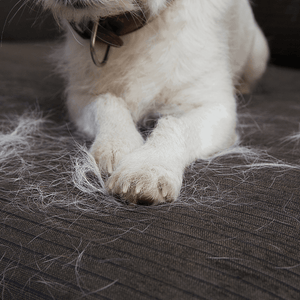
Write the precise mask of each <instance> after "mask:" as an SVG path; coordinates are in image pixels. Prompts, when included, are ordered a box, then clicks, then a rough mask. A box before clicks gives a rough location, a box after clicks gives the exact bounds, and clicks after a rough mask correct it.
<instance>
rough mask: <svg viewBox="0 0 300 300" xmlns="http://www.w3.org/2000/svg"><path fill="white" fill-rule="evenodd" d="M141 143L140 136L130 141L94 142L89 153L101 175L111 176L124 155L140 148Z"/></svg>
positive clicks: (120, 139)
mask: <svg viewBox="0 0 300 300" xmlns="http://www.w3.org/2000/svg"><path fill="white" fill-rule="evenodd" d="M143 143H144V140H143V138H142V137H141V136H138V137H137V138H135V139H131V140H122V138H117V139H107V140H105V139H103V140H101V141H97V140H96V141H95V142H94V143H93V145H92V147H91V149H90V153H91V154H92V155H93V157H94V158H95V161H96V163H97V165H98V167H99V169H100V171H101V173H105V174H112V172H113V171H114V170H115V169H116V168H117V166H118V164H119V162H120V161H121V160H122V159H123V158H124V157H125V156H126V155H128V154H129V153H131V152H132V151H134V150H136V149H137V148H139V147H141V146H142V145H143Z"/></svg>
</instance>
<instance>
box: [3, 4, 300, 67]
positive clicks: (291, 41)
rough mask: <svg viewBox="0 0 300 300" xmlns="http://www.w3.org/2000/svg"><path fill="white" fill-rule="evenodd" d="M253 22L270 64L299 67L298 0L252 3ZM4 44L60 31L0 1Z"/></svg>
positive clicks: (33, 10) (33, 12)
mask: <svg viewBox="0 0 300 300" xmlns="http://www.w3.org/2000/svg"><path fill="white" fill-rule="evenodd" d="M251 2H252V3H253V5H252V7H253V10H254V13H255V16H256V19H257V21H258V23H259V24H260V26H261V27H262V29H263V31H264V32H265V34H266V36H267V38H268V41H269V44H270V46H271V50H272V63H276V64H280V65H287V66H290V67H300V0H254V1H251ZM0 30H1V31H2V37H3V40H4V41H29V40H38V39H39V40H40V39H44V40H45V39H53V38H56V37H57V36H58V35H59V34H60V32H59V30H58V28H57V26H56V24H55V22H54V20H53V18H52V16H51V15H50V14H49V13H45V12H42V11H41V9H40V8H39V7H37V6H34V5H33V1H31V2H29V3H28V4H26V3H25V1H18V0H1V1H0Z"/></svg>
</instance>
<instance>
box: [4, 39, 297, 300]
mask: <svg viewBox="0 0 300 300" xmlns="http://www.w3.org/2000/svg"><path fill="white" fill-rule="evenodd" d="M52 46H53V45H52V44H41V43H40V44H37V43H35V44H4V45H3V47H2V48H1V49H0V56H1V69H0V78H1V80H0V90H1V92H0V105H1V117H0V124H2V125H1V131H2V133H6V134H7V132H9V130H13V129H8V127H7V126H6V125H5V124H7V120H8V116H10V117H9V118H11V116H20V115H22V114H24V111H26V110H28V109H29V108H30V109H31V110H32V109H34V107H36V106H38V107H39V111H40V112H42V113H43V114H44V115H46V116H48V120H49V122H48V123H47V122H46V123H45V124H44V125H42V127H41V130H40V132H39V133H36V134H35V133H33V134H32V136H31V137H26V138H30V139H31V140H30V141H31V143H32V145H31V146H32V148H31V149H32V150H31V151H28V152H26V151H25V150H24V151H23V152H22V151H21V152H20V153H21V154H20V155H19V157H14V158H13V159H10V160H9V161H6V162H5V163H4V162H3V161H2V165H1V166H0V206H1V208H0V224H1V225H0V275H1V276H0V287H1V297H2V299H30V300H31V299H39V300H40V299H64V300H65V299H299V298H300V285H299V282H300V242H299V238H300V231H299V229H300V222H299V216H300V200H299V198H300V190H299V185H300V142H299V139H298V140H295V139H294V140H293V139H289V140H288V139H287V137H288V136H290V135H291V134H293V133H297V132H299V112H300V96H299V95H300V94H299V93H300V86H299V82H300V71H298V70H289V69H285V68H279V67H274V66H270V67H269V69H268V71H267V74H266V76H265V78H264V79H263V80H262V82H261V83H260V85H259V86H258V88H257V91H256V93H254V94H253V95H251V96H249V97H245V98H240V99H239V100H238V102H239V126H238V131H239V132H240V136H241V146H243V147H244V148H245V149H246V147H247V149H251V150H252V151H254V150H255V151H256V152H258V151H260V152H259V154H258V155H257V157H256V158H255V155H254V156H253V155H252V156H251V157H249V156H247V155H241V154H239V153H237V154H231V155H225V156H222V157H219V158H215V159H214V160H212V161H211V162H207V161H198V162H196V163H194V164H193V165H192V166H190V167H189V168H188V169H187V170H186V173H185V178H184V185H183V188H182V191H181V197H180V199H179V200H178V202H177V204H174V205H165V206H158V207H143V206H137V207H131V206H128V205H126V204H122V203H120V202H118V204H116V206H115V207H114V205H111V204H110V205H109V206H107V205H106V203H108V202H109V201H110V200H109V198H108V196H105V195H102V194H101V193H99V195H98V196H97V197H94V196H93V197H92V196H91V195H89V194H85V193H84V192H82V191H79V190H78V189H76V188H75V187H74V186H73V185H72V184H71V183H70V182H71V181H70V178H69V177H68V176H69V175H68V174H71V172H72V165H71V160H72V157H76V155H78V153H77V152H76V151H77V150H76V149H77V148H76V147H77V146H76V143H79V144H84V143H85V141H84V138H83V137H81V136H80V135H78V134H77V133H76V132H75V131H74V130H73V129H72V126H71V125H68V126H66V122H67V119H66V114H65V111H64V106H63V100H62V90H63V83H62V82H61V80H60V79H59V78H58V77H56V76H55V75H53V74H52V73H51V67H50V65H49V64H47V63H46V62H45V60H44V57H45V55H46V54H47V53H48V52H49V51H50V49H51V48H52ZM35 110H36V108H35ZM27 114H28V113H27ZM43 133H44V134H43ZM1 137H2V136H0V139H1ZM0 141H1V140H0ZM0 151H1V149H0ZM35 153H39V155H36V154H35ZM62 153H63V154H62ZM68 153H70V155H67V154H68ZM22 163H23V165H22ZM14 168H15V170H19V169H20V170H22V172H21V171H20V173H19V174H14V172H13V171H14ZM68 180H69V181H68ZM41 194H43V197H42V198H41ZM71 198H72V199H77V201H78V205H77V206H76V205H75V204H74V201H73V202H72V203H71V204H70V205H68V203H67V201H68V200H67V199H71ZM39 199H43V201H44V202H41V200H39ZM61 200H63V201H66V203H65V205H64V203H62V202H61ZM82 203H83V204H82ZM91 208H94V209H95V210H94V211H92V210H91Z"/></svg>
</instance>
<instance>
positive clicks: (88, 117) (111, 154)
mask: <svg viewBox="0 0 300 300" xmlns="http://www.w3.org/2000/svg"><path fill="white" fill-rule="evenodd" d="M74 102H75V101H74ZM74 102H73V104H74ZM70 106H71V105H70V102H69V111H70V110H71V109H70ZM73 119H74V117H73ZM75 122H76V124H77V126H78V128H79V129H80V130H81V131H83V132H85V133H86V134H89V135H90V136H91V137H95V140H94V142H93V144H92V146H91V149H90V152H91V154H92V155H93V157H94V158H95V160H96V162H97V164H98V166H99V169H100V170H101V172H102V173H109V174H111V173H112V172H113V170H114V169H115V168H116V166H117V165H118V164H119V161H120V160H121V159H122V158H123V157H124V156H125V155H127V154H128V153H130V152H132V151H133V150H135V149H137V148H139V147H140V146H142V145H143V144H144V139H143V138H142V136H141V135H140V133H139V132H138V131H137V129H136V127H135V124H134V122H133V120H132V117H131V114H130V112H129V110H128V109H127V105H126V103H125V102H124V101H123V99H122V98H119V97H116V96H114V95H112V94H109V93H108V94H105V95H101V96H99V97H98V99H96V100H94V101H92V102H90V104H88V105H86V106H85V107H84V108H83V109H82V110H81V113H80V115H77V116H76V118H75Z"/></svg>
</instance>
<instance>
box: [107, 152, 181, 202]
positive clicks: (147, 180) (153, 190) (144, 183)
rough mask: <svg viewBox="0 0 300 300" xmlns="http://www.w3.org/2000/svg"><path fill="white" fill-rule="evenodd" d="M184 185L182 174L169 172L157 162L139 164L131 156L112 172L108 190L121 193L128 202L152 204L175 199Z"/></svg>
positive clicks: (142, 161) (169, 170) (143, 161)
mask: <svg viewBox="0 0 300 300" xmlns="http://www.w3.org/2000/svg"><path fill="white" fill-rule="evenodd" d="M133 154H134V153H133ZM181 184H182V172H181V171H178V170H177V172H176V171H175V169H174V168H170V169H168V168H166V167H165V166H164V164H159V163H157V160H156V162H150V161H149V159H148V161H147V162H145V160H141V161H140V162H137V159H136V158H135V157H134V155H129V156H127V157H125V159H124V160H123V161H121V163H120V165H119V166H118V168H117V169H116V171H114V172H113V173H112V175H111V177H110V178H109V179H108V181H107V183H106V187H107V189H108V190H109V192H110V193H112V194H118V195H120V196H121V198H123V199H124V200H126V201H128V202H131V203H135V204H145V205H151V204H160V203H164V202H173V201H174V200H176V198H177V197H178V195H179V192H180V188H181Z"/></svg>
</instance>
